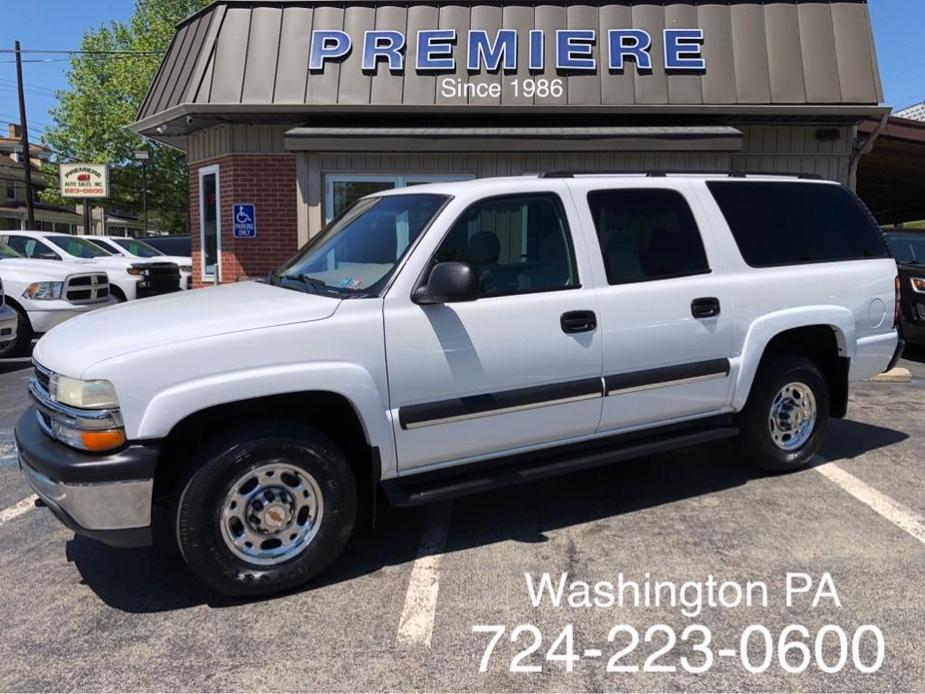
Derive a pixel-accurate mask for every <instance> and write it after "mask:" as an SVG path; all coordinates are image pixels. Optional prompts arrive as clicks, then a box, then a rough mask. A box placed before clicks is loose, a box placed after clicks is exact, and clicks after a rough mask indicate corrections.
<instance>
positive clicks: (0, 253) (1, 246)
mask: <svg viewBox="0 0 925 694" xmlns="http://www.w3.org/2000/svg"><path fill="white" fill-rule="evenodd" d="M3 258H22V256H21V255H19V253H17V252H16V251H14V250H13V249H12V248H10V247H9V246H7V245H6V244H5V243H0V260H2V259H3Z"/></svg>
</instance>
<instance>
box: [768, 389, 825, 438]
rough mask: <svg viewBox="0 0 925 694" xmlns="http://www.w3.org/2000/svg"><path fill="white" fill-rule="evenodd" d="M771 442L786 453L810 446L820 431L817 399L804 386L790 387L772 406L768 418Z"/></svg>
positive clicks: (776, 398) (781, 393)
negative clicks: (811, 439) (809, 443)
mask: <svg viewBox="0 0 925 694" xmlns="http://www.w3.org/2000/svg"><path fill="white" fill-rule="evenodd" d="M768 426H769V428H770V431H771V440H772V441H774V445H775V446H777V447H778V448H780V449H781V450H783V451H795V450H797V449H799V448H801V447H802V446H804V445H805V444H806V442H807V441H809V439H810V438H811V437H812V435H813V431H815V429H816V396H814V395H813V391H812V389H811V388H810V387H809V386H807V385H806V384H804V383H788V384H787V385H785V386H784V387H783V388H781V389H780V391H778V393H777V395H776V396H775V397H774V400H773V401H772V402H771V413H770V417H769V418H768Z"/></svg>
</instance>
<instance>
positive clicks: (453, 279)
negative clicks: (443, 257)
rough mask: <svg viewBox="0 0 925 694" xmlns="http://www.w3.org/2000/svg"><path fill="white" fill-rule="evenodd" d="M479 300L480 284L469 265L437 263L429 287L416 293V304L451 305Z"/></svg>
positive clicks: (424, 287)
mask: <svg viewBox="0 0 925 694" xmlns="http://www.w3.org/2000/svg"><path fill="white" fill-rule="evenodd" d="M478 298H479V282H478V279H477V278H476V276H475V270H473V269H472V266H471V265H469V264H468V263H457V262H452V263H437V265H435V266H434V269H433V270H431V271H430V277H429V278H428V280H427V285H426V286H422V287H418V289H417V290H416V291H415V292H414V297H413V301H414V303H416V304H422V305H425V306H427V305H433V304H451V303H458V302H462V301H475V300H476V299H478Z"/></svg>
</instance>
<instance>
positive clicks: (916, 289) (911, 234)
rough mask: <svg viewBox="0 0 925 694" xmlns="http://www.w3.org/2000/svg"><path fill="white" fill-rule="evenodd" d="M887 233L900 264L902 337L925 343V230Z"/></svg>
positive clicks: (916, 342) (914, 342)
mask: <svg viewBox="0 0 925 694" xmlns="http://www.w3.org/2000/svg"><path fill="white" fill-rule="evenodd" d="M884 234H885V236H886V240H887V243H889V245H890V249H891V250H892V251H893V255H894V256H895V257H896V264H897V266H898V267H899V279H900V293H901V295H902V300H901V302H900V307H901V309H900V310H901V314H902V315H901V324H902V331H903V336H904V337H905V338H906V341H907V342H910V343H912V344H916V345H925V231H893V230H887V229H885V230H884Z"/></svg>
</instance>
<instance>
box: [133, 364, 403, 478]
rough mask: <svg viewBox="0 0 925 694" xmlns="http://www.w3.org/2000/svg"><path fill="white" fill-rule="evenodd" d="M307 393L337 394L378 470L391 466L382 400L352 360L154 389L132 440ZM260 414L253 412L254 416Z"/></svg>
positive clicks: (236, 374) (221, 376) (257, 370)
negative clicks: (229, 407) (242, 404)
mask: <svg viewBox="0 0 925 694" xmlns="http://www.w3.org/2000/svg"><path fill="white" fill-rule="evenodd" d="M307 391H314V392H317V391H324V392H330V393H334V394H336V395H340V396H342V397H344V398H346V399H347V401H348V402H350V404H351V405H352V406H353V408H354V410H355V411H356V413H357V416H358V417H359V419H360V422H361V424H362V426H363V433H364V435H365V436H366V442H367V443H368V444H369V445H370V446H376V447H378V448H379V452H380V455H381V457H382V469H383V472H385V471H387V470H389V469H393V468H394V466H395V461H394V445H392V444H393V439H392V429H391V424H390V422H389V420H388V415H387V410H388V408H387V407H386V405H385V403H384V402H383V400H382V397H381V395H380V393H379V390H378V389H377V388H376V384H375V382H374V381H373V378H372V377H371V376H370V374H369V373H368V372H367V371H366V370H365V369H363V368H362V367H360V366H357V365H356V364H350V363H344V362H331V361H322V362H310V363H294V364H281V365H275V366H265V367H260V368H255V369H249V370H245V371H236V372H233V373H224V374H216V375H211V376H206V377H203V378H198V379H193V380H190V381H186V382H184V383H180V384H176V385H173V386H171V387H168V388H165V389H164V390H161V391H159V392H157V393H156V394H155V395H154V396H153V397H152V398H151V400H150V402H149V403H148V406H147V407H146V408H145V410H144V413H143V414H142V417H141V419H140V421H139V424H138V429H137V434H136V435H135V436H134V438H138V439H159V438H163V437H165V436H167V435H168V434H169V433H170V431H171V430H172V429H173V427H174V426H176V424H177V423H179V422H180V421H181V420H183V419H185V418H186V417H188V416H189V415H192V414H195V413H197V412H201V411H202V410H206V409H209V408H210V407H215V406H218V405H225V404H228V403H232V402H239V401H242V400H252V399H254V398H260V397H267V396H273V395H285V394H291V393H299V392H307ZM259 414H260V413H259V412H255V416H258V415H259Z"/></svg>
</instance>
